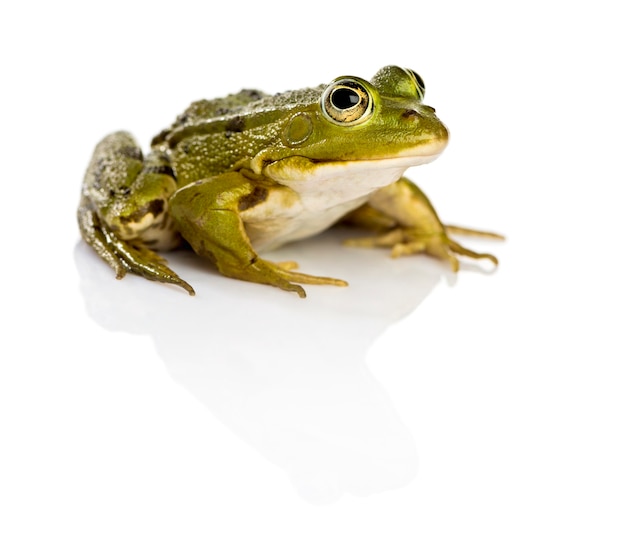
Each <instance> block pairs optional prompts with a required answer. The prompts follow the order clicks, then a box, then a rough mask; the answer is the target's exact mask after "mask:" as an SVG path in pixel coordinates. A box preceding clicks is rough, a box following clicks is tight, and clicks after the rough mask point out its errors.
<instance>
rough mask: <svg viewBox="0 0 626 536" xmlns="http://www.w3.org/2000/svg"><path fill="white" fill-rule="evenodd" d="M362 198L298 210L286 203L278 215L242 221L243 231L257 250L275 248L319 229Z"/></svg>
mask: <svg viewBox="0 0 626 536" xmlns="http://www.w3.org/2000/svg"><path fill="white" fill-rule="evenodd" d="M365 201H367V197H363V198H359V199H354V200H352V201H350V202H346V203H342V204H341V205H336V206H333V207H329V208H326V209H325V210H323V211H321V210H318V211H310V210H306V209H304V208H303V207H300V208H302V210H292V209H293V208H295V207H290V209H288V210H286V211H285V214H283V215H281V216H279V217H276V216H275V217H272V218H268V219H266V220H263V221H256V222H248V223H246V224H245V227H246V232H247V233H248V236H249V237H250V242H251V243H252V246H253V247H254V249H255V250H256V251H257V252H262V251H268V250H272V249H276V248H278V247H280V246H282V245H284V244H286V243H288V242H294V241H296V240H302V239H304V238H308V237H309V236H314V235H316V234H319V233H321V232H322V231H324V230H326V229H328V228H329V227H331V226H332V225H333V224H335V223H337V221H339V220H340V219H341V218H342V217H343V216H345V215H346V214H348V213H349V212H350V211H352V210H354V209H355V208H357V207H359V206H361V205H362V204H363V203H365Z"/></svg>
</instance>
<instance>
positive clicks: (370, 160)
mask: <svg viewBox="0 0 626 536" xmlns="http://www.w3.org/2000/svg"><path fill="white" fill-rule="evenodd" d="M424 95H425V84H424V81H423V79H422V78H421V76H420V75H419V74H417V72H416V71H414V70H412V69H409V68H403V67H399V66H395V65H389V66H386V67H383V68H382V69H379V70H378V71H377V72H376V73H375V74H374V76H373V77H372V78H371V79H370V80H369V81H367V80H365V79H363V78H360V77H358V76H339V77H337V78H334V79H333V80H332V81H331V82H330V83H327V84H321V85H318V86H315V87H311V88H305V89H300V90H291V91H284V92H280V93H276V94H268V93H264V92H262V91H260V90H253V89H243V90H241V91H239V92H238V93H232V94H229V95H227V96H226V97H221V98H216V99H211V100H198V101H195V102H193V103H192V104H191V105H189V106H188V108H187V109H186V110H185V111H184V112H183V113H182V114H181V115H179V116H178V117H177V118H176V119H175V121H174V122H173V123H172V125H171V126H170V127H168V128H166V129H164V130H163V131H162V132H160V133H159V134H157V135H156V136H155V137H154V138H153V139H152V142H151V146H150V151H149V152H148V154H147V155H145V156H144V154H143V152H142V150H141V147H140V146H139V144H138V143H137V141H136V139H135V138H134V137H133V136H132V135H131V134H130V133H128V132H127V131H118V132H114V133H112V134H109V135H107V136H105V137H104V138H103V139H102V140H101V141H100V142H99V143H98V144H97V146H96V148H95V150H94V152H93V155H92V158H91V161H90V163H89V165H88V167H87V170H86V172H85V176H84V179H83V183H82V190H81V195H80V203H79V206H78V210H77V219H78V226H79V229H80V233H81V235H82V237H83V239H84V240H85V242H87V244H89V245H90V246H91V247H92V248H93V250H95V252H96V253H97V255H98V256H99V257H101V258H102V259H103V260H104V261H105V262H106V263H107V264H109V265H110V266H111V267H112V268H113V270H114V271H115V275H116V277H117V278H118V279H121V278H122V277H124V275H125V274H127V273H133V274H138V275H140V276H143V277H144V278H146V279H149V280H154V281H158V282H161V283H169V284H173V285H177V286H178V287H181V288H182V289H184V290H186V291H187V292H188V293H189V294H190V295H194V294H195V290H194V289H193V287H192V286H191V285H190V284H189V283H187V282H186V281H185V280H184V279H182V278H181V277H180V276H179V275H178V274H177V273H175V272H174V271H173V270H172V269H171V268H169V267H168V265H167V262H166V260H165V259H164V257H163V256H162V252H164V251H169V250H173V249H176V248H180V247H190V248H191V249H192V250H193V251H194V252H195V253H196V254H197V255H199V256H200V257H203V258H205V259H207V261H208V262H209V263H212V264H213V265H214V266H215V267H216V268H217V270H218V271H219V272H220V273H221V274H223V275H225V276H227V277H231V278H235V279H239V280H243V281H248V282H254V283H262V284H266V285H271V286H274V287H277V288H279V289H282V290H285V291H290V292H294V293H296V294H297V295H299V296H300V297H305V296H306V291H305V289H304V286H306V285H335V286H346V285H347V282H346V281H345V280H343V279H337V278H333V277H327V276H316V275H311V274H307V273H304V272H302V271H299V270H298V265H297V263H296V262H293V261H285V262H273V261H270V260H267V259H266V258H265V257H264V256H262V254H264V253H266V252H267V251H270V250H274V249H277V248H280V247H281V246H283V245H284V244H287V243H290V242H293V241H297V240H303V239H305V238H308V237H311V236H314V235H316V234H318V233H321V232H323V231H325V230H326V229H328V228H330V227H332V226H335V225H337V224H349V225H356V226H359V227H363V228H365V229H367V231H365V232H366V233H369V234H367V235H366V236H359V237H355V238H352V239H348V240H346V244H347V245H348V246H353V247H368V248H374V247H383V248H388V249H389V250H390V251H391V256H392V257H400V256H405V255H412V254H418V253H423V254H426V255H429V256H432V257H435V258H437V259H440V260H441V261H443V262H444V263H447V265H448V266H449V267H450V268H451V270H452V271H454V272H456V271H458V270H459V266H460V259H461V258H463V257H467V258H471V259H487V260H488V261H490V262H491V263H493V265H494V266H497V264H498V259H497V258H496V257H495V256H494V255H492V254H490V253H479V252H476V251H473V250H470V249H468V248H466V247H464V246H462V245H461V244H460V243H459V242H457V241H456V240H455V239H453V237H452V236H453V235H457V234H461V235H463V234H465V235H475V236H483V237H489V238H502V237H501V235H498V234H497V233H491V232H488V231H479V230H474V229H470V228H465V227H456V226H451V225H445V224H443V223H442V222H441V220H440V218H439V216H438V214H437V212H436V211H435V209H434V207H433V205H432V203H431V202H430V200H429V199H428V198H427V196H426V195H425V193H424V192H423V191H422V190H421V189H420V188H419V187H418V186H417V185H416V184H415V183H414V182H413V181H411V180H410V179H408V178H407V177H405V172H406V170H407V169H409V168H411V167H414V166H418V165H423V164H426V163H429V162H432V161H433V160H435V159H436V158H437V157H438V156H439V155H440V154H441V153H442V151H443V150H444V149H445V147H446V145H447V143H448V139H449V133H448V129H447V127H446V126H445V125H444V123H443V122H442V121H441V120H440V119H439V118H438V116H437V115H436V112H435V109H434V108H433V107H431V106H429V105H427V104H425V103H424V102H423V101H424ZM303 285H304V286H303Z"/></svg>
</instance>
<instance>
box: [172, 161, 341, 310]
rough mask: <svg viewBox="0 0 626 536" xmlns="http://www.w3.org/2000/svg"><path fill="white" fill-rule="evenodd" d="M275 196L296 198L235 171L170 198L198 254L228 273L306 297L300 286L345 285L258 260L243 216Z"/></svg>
mask: <svg viewBox="0 0 626 536" xmlns="http://www.w3.org/2000/svg"><path fill="white" fill-rule="evenodd" d="M272 195H276V196H278V197H281V196H283V197H285V196H286V197H289V196H290V195H296V194H294V193H293V192H290V190H288V189H285V188H284V187H280V186H277V185H275V184H273V183H269V182H267V180H264V179H263V178H261V177H258V176H255V175H254V174H252V173H250V172H245V171H241V172H239V171H233V172H229V173H225V174H223V175H218V176H216V177H212V178H208V179H203V180H199V181H196V182H194V183H191V184H189V185H187V186H185V187H184V188H181V189H180V190H178V191H177V192H176V193H175V194H174V196H173V197H172V198H171V200H170V203H171V204H170V212H171V214H172V217H173V218H174V219H175V221H176V224H177V228H178V229H179V230H180V232H181V234H182V235H183V237H184V238H185V240H187V242H189V244H190V245H191V247H192V248H193V249H194V251H195V252H196V253H197V254H198V255H201V256H204V257H207V258H209V259H210V260H211V261H212V262H213V263H215V265H216V266H217V268H218V270H219V271H220V272H221V273H222V274H223V275H226V276H228V277H232V278H235V279H242V280H244V281H252V282H255V283H263V284H266V285H272V286H275V287H278V288H281V289H283V290H289V291H292V292H296V293H297V294H298V295H299V296H300V297H301V298H304V297H305V296H306V293H305V291H304V289H303V288H302V287H301V286H300V285H298V284H296V283H302V284H317V285H324V284H325V285H338V286H345V285H346V283H345V281H341V280H339V279H333V278H329V277H317V276H312V275H307V274H302V273H298V272H292V271H290V269H289V268H293V267H295V266H296V265H295V264H294V263H272V262H270V261H267V260H265V259H262V258H260V257H259V256H258V254H257V253H256V251H255V250H254V249H253V246H252V244H251V242H250V239H249V237H248V234H247V233H246V229H245V224H244V219H243V217H242V214H245V212H246V211H247V210H251V209H253V208H254V207H256V206H257V205H260V204H262V203H265V202H267V201H268V198H270V197H271V196H272ZM283 200H284V199H283Z"/></svg>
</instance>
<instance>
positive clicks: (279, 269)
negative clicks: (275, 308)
mask: <svg viewBox="0 0 626 536" xmlns="http://www.w3.org/2000/svg"><path fill="white" fill-rule="evenodd" d="M297 266H298V265H297V263H295V262H293V261H288V262H271V261H267V260H265V259H261V258H258V257H257V258H256V259H255V260H253V261H252V262H251V263H250V264H249V265H247V266H233V265H224V264H222V265H218V268H219V269H220V271H221V272H222V273H223V274H224V275H227V276H228V277H234V278H236V279H242V280H244V281H251V282H254V283H262V284H265V285H272V286H274V287H277V288H280V289H282V290H287V291H289V292H295V293H296V294H298V296H300V297H301V298H306V292H305V290H304V288H303V287H302V286H301V285H335V286H340V287H345V286H347V285H348V283H346V282H345V281H343V280H341V279H335V278H332V277H319V276H315V275H309V274H303V273H301V272H294V271H292V270H293V269H294V268H297Z"/></svg>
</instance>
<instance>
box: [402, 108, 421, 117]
mask: <svg viewBox="0 0 626 536" xmlns="http://www.w3.org/2000/svg"><path fill="white" fill-rule="evenodd" d="M419 115H420V114H418V113H417V110H412V109H411V108H408V109H406V110H404V112H402V117H403V119H408V118H409V117H419Z"/></svg>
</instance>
